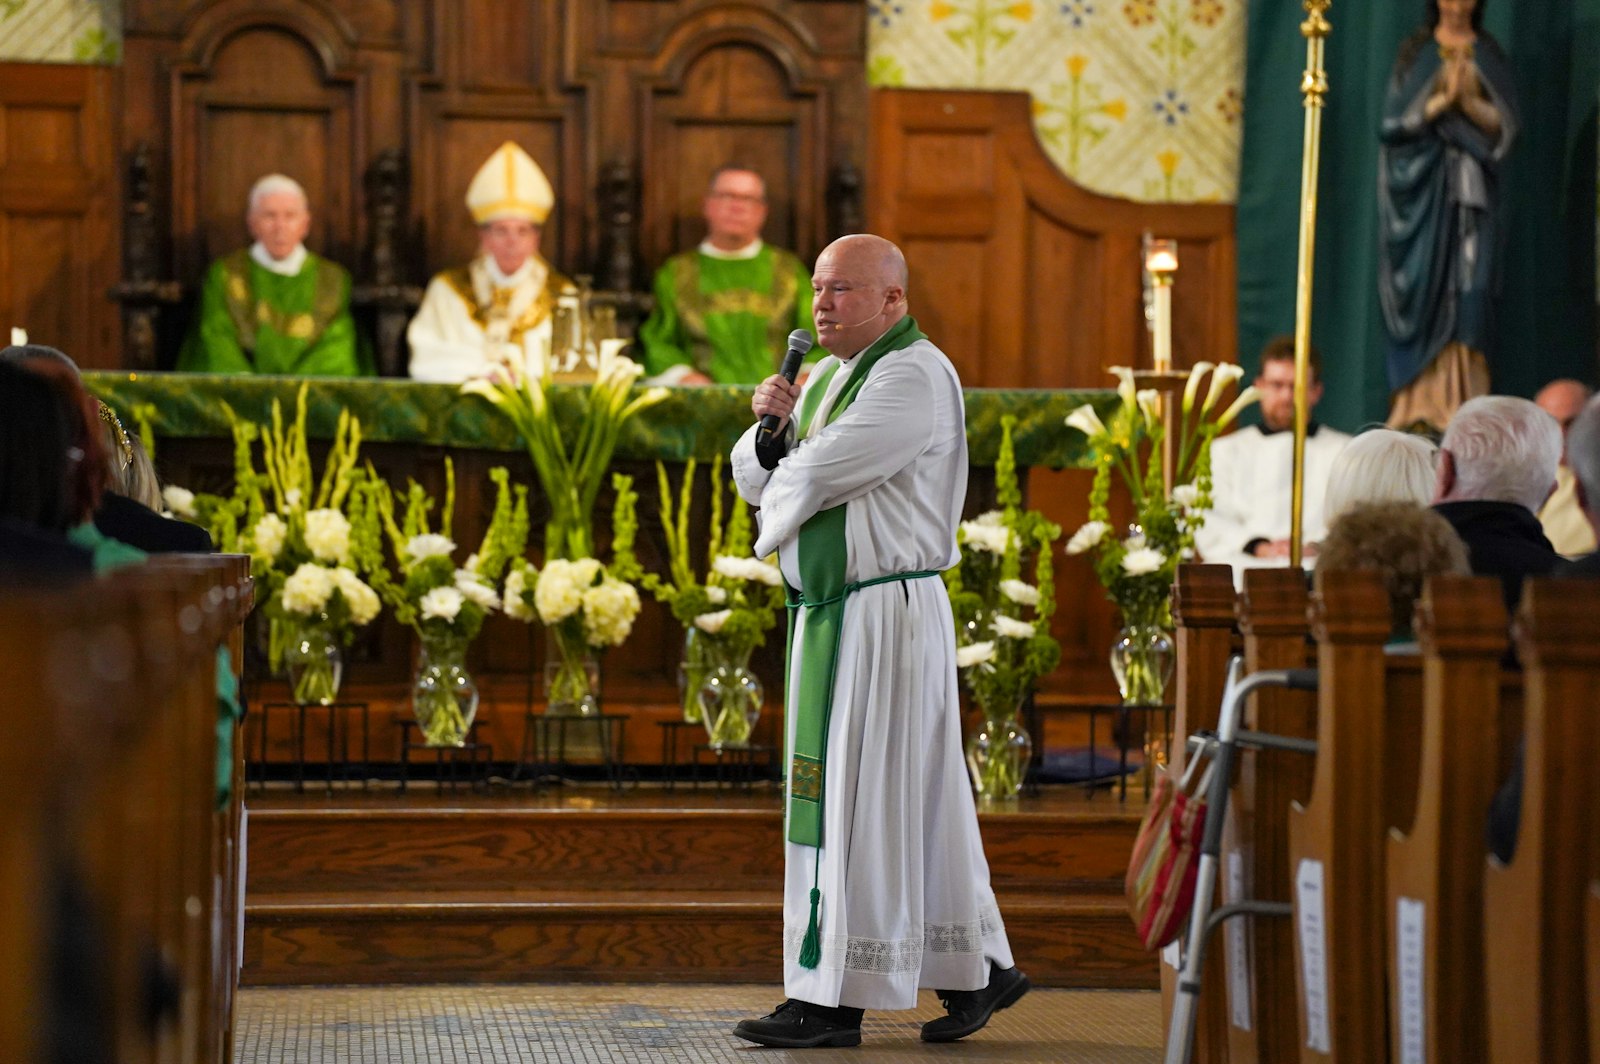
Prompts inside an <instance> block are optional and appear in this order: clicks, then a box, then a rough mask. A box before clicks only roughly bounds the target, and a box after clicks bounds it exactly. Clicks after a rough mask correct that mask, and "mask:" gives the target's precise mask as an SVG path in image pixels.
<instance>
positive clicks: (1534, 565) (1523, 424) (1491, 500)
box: [1433, 395, 1561, 611]
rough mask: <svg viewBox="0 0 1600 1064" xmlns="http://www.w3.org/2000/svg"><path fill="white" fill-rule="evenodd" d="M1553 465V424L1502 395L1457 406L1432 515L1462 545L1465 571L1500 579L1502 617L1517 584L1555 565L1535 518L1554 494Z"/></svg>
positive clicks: (1556, 454)
mask: <svg viewBox="0 0 1600 1064" xmlns="http://www.w3.org/2000/svg"><path fill="white" fill-rule="evenodd" d="M1560 459H1561V426H1560V425H1558V424H1556V419H1555V418H1553V417H1551V416H1550V415H1549V414H1547V413H1545V412H1544V411H1543V410H1541V409H1539V408H1538V407H1537V406H1535V405H1534V404H1533V403H1531V402H1529V401H1528V400H1526V399H1517V398H1513V397H1512V396H1509V395H1484V396H1479V397H1478V398H1476V399H1472V400H1469V401H1468V402H1466V403H1463V404H1462V405H1461V407H1460V409H1458V410H1457V411H1456V414H1455V417H1453V418H1451V419H1450V427H1449V428H1447V429H1446V430H1445V434H1444V439H1443V440H1442V441H1441V442H1440V444H1439V469H1438V479H1437V481H1436V482H1435V488H1434V496H1433V508H1434V509H1435V510H1437V511H1438V512H1439V513H1440V515H1441V516H1443V517H1444V519H1445V520H1446V521H1449V522H1450V524H1451V525H1452V526H1453V527H1454V528H1455V530H1456V534H1457V535H1459V536H1460V537H1461V539H1462V541H1463V542H1465V543H1466V545H1467V553H1468V555H1469V556H1470V560H1471V563H1472V571H1473V572H1474V573H1477V574H1478V575H1479V576H1498V577H1499V578H1500V580H1501V583H1502V585H1503V586H1504V589H1505V599H1506V609H1507V610H1508V611H1515V609H1516V606H1517V601H1518V600H1519V599H1520V598H1521V597H1522V580H1523V578H1524V577H1528V576H1544V575H1546V574H1548V573H1549V572H1550V571H1551V570H1552V569H1554V568H1555V567H1556V564H1557V563H1558V562H1560V560H1561V556H1560V555H1559V554H1557V553H1556V552H1555V548H1553V547H1551V546H1550V541H1549V540H1548V539H1546V538H1545V535H1544V530H1543V529H1541V528H1540V527H1539V519H1538V518H1537V517H1535V516H1534V514H1536V513H1537V512H1538V510H1539V507H1541V506H1543V505H1544V502H1545V500H1546V499H1548V498H1549V497H1550V493H1551V492H1552V491H1554V490H1555V487H1556V463H1557V462H1559V461H1560Z"/></svg>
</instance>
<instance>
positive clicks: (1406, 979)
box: [1385, 576, 1515, 1064]
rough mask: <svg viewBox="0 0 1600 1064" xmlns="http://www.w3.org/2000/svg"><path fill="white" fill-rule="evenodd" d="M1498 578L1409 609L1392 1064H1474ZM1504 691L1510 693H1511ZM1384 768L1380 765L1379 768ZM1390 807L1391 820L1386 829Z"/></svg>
mask: <svg viewBox="0 0 1600 1064" xmlns="http://www.w3.org/2000/svg"><path fill="white" fill-rule="evenodd" d="M1502 602H1503V599H1502V595H1501V588H1500V582H1499V581H1498V580H1494V579H1490V578H1485V577H1463V576H1439V577H1434V578H1432V579H1430V580H1429V581H1428V584H1427V587H1426V588H1425V589H1424V591H1423V596H1422V599H1421V601H1420V602H1419V603H1418V605H1417V613H1416V616H1417V624H1416V629H1417V635H1418V638H1419V641H1420V642H1421V644H1422V654H1423V707H1422V714H1423V735H1422V746H1421V757H1420V765H1419V768H1418V770H1417V772H1416V773H1415V774H1414V775H1413V773H1411V772H1409V771H1406V770H1405V769H1404V768H1403V767H1402V768H1399V769H1397V770H1396V771H1388V772H1386V777H1392V776H1400V777H1405V778H1415V779H1416V780H1417V787H1416V795H1417V797H1416V800H1415V806H1414V814H1413V815H1412V816H1410V817H1408V818H1407V819H1409V821H1410V823H1409V825H1408V826H1407V828H1406V829H1405V830H1404V831H1402V830H1400V829H1397V828H1393V827H1391V830H1390V834H1389V839H1388V852H1387V870H1386V876H1387V884H1388V889H1387V900H1388V908H1387V914H1386V916H1385V920H1386V923H1387V927H1388V931H1389V942H1390V948H1389V955H1388V956H1389V961H1388V974H1389V1028H1390V1043H1391V1049H1392V1052H1393V1058H1392V1059H1394V1060H1396V1061H1403V1060H1425V1061H1428V1062H1429V1064H1452V1062H1456V1061H1480V1060H1483V1059H1484V1057H1485V1053H1486V1044H1485V1023H1484V1010H1485V999H1484V989H1483V918H1482V915H1483V875H1482V868H1483V856H1484V819H1483V813H1484V810H1485V809H1486V808H1488V805H1489V799H1490V798H1491V797H1492V795H1493V793H1494V787H1495V782H1496V780H1497V778H1498V777H1497V775H1496V766H1497V764H1498V753H1497V751H1496V749H1495V744H1494V742H1493V741H1492V740H1493V737H1495V736H1497V735H1498V733H1499V725H1498V717H1499V711H1500V703H1501V698H1502V687H1503V685H1502V668H1501V661H1502V658H1503V657H1504V655H1505V648H1506V616H1505V608H1504V606H1503V605H1502ZM1505 690H1506V692H1507V693H1508V694H1511V695H1512V696H1513V697H1515V688H1514V687H1510V686H1507V687H1505ZM1386 768H1387V766H1386ZM1394 822H1395V820H1394V811H1393V810H1391V823H1394Z"/></svg>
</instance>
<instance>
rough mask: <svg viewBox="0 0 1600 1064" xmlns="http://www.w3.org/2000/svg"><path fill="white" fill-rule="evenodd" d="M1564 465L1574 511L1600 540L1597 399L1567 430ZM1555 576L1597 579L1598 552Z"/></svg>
mask: <svg viewBox="0 0 1600 1064" xmlns="http://www.w3.org/2000/svg"><path fill="white" fill-rule="evenodd" d="M1567 465H1568V466H1569V467H1570V468H1571V469H1572V478H1573V481H1574V482H1575V499H1576V502H1577V505H1578V508H1579V509H1580V510H1581V511H1582V512H1583V515H1584V516H1585V517H1586V518H1587V519H1588V522H1589V528H1590V531H1592V532H1594V533H1595V534H1596V538H1600V397H1596V398H1594V399H1590V400H1589V402H1588V404H1587V405H1585V406H1584V408H1583V412H1582V413H1580V414H1579V415H1578V416H1577V417H1576V418H1574V419H1573V421H1572V425H1571V427H1570V428H1568V429H1567ZM1555 575H1556V576H1563V577H1565V576H1586V577H1600V550H1596V551H1592V552H1590V553H1589V554H1586V555H1584V556H1583V557H1581V558H1576V559H1574V560H1572V561H1569V562H1567V563H1565V564H1564V565H1560V566H1557V568H1556V570H1555Z"/></svg>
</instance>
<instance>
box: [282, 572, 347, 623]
mask: <svg viewBox="0 0 1600 1064" xmlns="http://www.w3.org/2000/svg"><path fill="white" fill-rule="evenodd" d="M334 586H335V585H334V582H333V574H332V573H331V572H329V571H328V570H327V569H325V568H323V567H322V566H320V565H318V564H317V563H316V562H303V563H302V564H301V565H300V568H298V569H296V570H295V571H294V572H293V573H291V574H289V578H288V579H287V580H285V581H284V582H283V608H284V609H286V610H288V611H289V612H290V613H301V614H312V613H321V612H322V611H323V610H324V609H325V608H326V607H327V605H328V596H330V595H332V594H333V589H334Z"/></svg>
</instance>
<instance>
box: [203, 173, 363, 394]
mask: <svg viewBox="0 0 1600 1064" xmlns="http://www.w3.org/2000/svg"><path fill="white" fill-rule="evenodd" d="M245 224H246V225H247V226H248V227H249V229H250V235H251V236H252V237H254V238H255V243H253V244H251V245H250V246H249V247H248V248H241V249H239V250H238V251H235V252H233V253H232V254H231V255H227V256H225V257H223V258H221V259H218V260H217V261H216V262H214V263H212V264H211V269H210V270H208V271H207V272H206V279H205V283H204V285H203V286H202V287H201V289H200V307H199V312H198V314H197V315H196V318H195V327H194V329H193V331H192V332H191V333H190V335H189V338H188V340H187V341H186V342H185V343H184V345H183V350H182V351H181V352H180V353H179V355H178V368H179V369H181V370H190V371H193V372H197V373H282V374H292V375H295V376H314V375H315V376H328V377H355V376H363V375H368V374H371V373H372V363H371V359H370V357H369V355H368V352H367V351H366V349H365V345H363V344H361V343H359V342H358V340H357V337H356V327H355V322H354V321H353V320H352V319H351V317H350V274H349V273H348V272H346V271H345V269H344V267H342V266H339V265H338V264H336V263H332V262H329V261H328V260H327V259H324V258H322V257H321V256H319V255H315V254H313V253H312V252H310V251H308V250H306V246H305V238H306V234H307V233H308V232H310V230H311V208H310V205H309V203H308V201H307V199H306V192H305V189H303V188H301V187H300V184H299V182H297V181H295V180H294V179H293V178H291V177H285V176H284V175H283V174H268V175H267V176H266V177H263V178H261V180H259V181H257V182H256V183H255V185H254V186H253V187H252V188H251V189H250V206H249V210H248V211H247V213H246V214H245Z"/></svg>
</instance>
